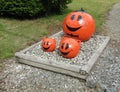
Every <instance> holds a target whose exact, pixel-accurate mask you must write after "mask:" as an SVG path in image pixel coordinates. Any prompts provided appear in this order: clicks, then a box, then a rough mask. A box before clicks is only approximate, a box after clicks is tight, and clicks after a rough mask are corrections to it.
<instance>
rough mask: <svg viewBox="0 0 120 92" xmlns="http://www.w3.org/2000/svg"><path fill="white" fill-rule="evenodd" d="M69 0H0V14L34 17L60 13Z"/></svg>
mask: <svg viewBox="0 0 120 92" xmlns="http://www.w3.org/2000/svg"><path fill="white" fill-rule="evenodd" d="M70 2H71V0H0V15H1V16H5V15H7V16H14V17H19V18H20V17H35V16H41V15H45V14H51V13H60V12H62V10H63V9H65V8H66V7H67V6H66V5H67V4H68V3H70Z"/></svg>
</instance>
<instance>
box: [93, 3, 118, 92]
mask: <svg viewBox="0 0 120 92" xmlns="http://www.w3.org/2000/svg"><path fill="white" fill-rule="evenodd" d="M119 10H120V3H118V4H115V5H114V6H113V8H112V9H111V10H110V12H109V14H108V17H107V20H106V21H105V24H104V28H105V31H106V33H105V32H103V33H104V34H103V35H109V36H110V37H111V40H110V42H109V44H108V45H107V47H106V49H105V50H104V52H103V53H102V54H101V56H100V58H99V60H98V62H97V63H96V65H95V67H94V68H93V70H92V72H91V76H92V77H94V78H96V81H98V82H99V83H100V85H102V86H104V88H105V89H106V91H107V92H120V90H119V91H118V90H117V89H118V88H119V87H120V26H119V25H120V11H119Z"/></svg>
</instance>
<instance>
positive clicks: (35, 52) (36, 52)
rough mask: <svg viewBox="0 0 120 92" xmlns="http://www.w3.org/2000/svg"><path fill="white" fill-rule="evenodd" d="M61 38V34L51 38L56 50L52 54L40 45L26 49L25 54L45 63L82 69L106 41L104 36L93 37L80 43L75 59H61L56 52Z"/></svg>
mask: <svg viewBox="0 0 120 92" xmlns="http://www.w3.org/2000/svg"><path fill="white" fill-rule="evenodd" d="M62 36H63V32H61V33H59V34H58V35H55V36H53V38H55V39H56V42H57V48H56V49H55V51H53V52H44V51H43V50H42V49H41V44H38V45H36V46H34V47H33V48H30V49H28V50H27V51H26V52H25V54H28V55H32V56H33V57H34V56H37V57H40V58H42V59H45V60H46V62H47V61H49V60H51V61H52V62H63V63H66V64H71V65H79V67H82V66H83V65H86V64H87V62H88V60H89V59H90V58H91V56H92V55H93V54H94V52H95V51H96V50H97V49H98V48H99V47H100V46H101V44H103V42H104V40H106V37H105V36H98V35H94V36H92V37H91V39H90V40H89V41H86V42H82V43H81V49H80V51H79V53H78V55H77V56H76V57H75V58H72V59H67V58H63V57H62V56H61V55H60V53H59V51H58V47H59V42H60V39H61V37H62Z"/></svg>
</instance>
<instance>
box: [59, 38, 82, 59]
mask: <svg viewBox="0 0 120 92" xmlns="http://www.w3.org/2000/svg"><path fill="white" fill-rule="evenodd" d="M80 43H81V42H80V40H78V39H74V38H71V37H62V38H61V40H60V44H59V51H60V53H61V55H62V56H63V57H65V58H73V57H75V56H76V55H77V54H78V52H79V50H80Z"/></svg>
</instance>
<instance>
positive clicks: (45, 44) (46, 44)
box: [41, 38, 56, 52]
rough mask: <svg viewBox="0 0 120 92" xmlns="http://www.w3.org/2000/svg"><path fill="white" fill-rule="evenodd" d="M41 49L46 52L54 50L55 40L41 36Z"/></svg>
mask: <svg viewBox="0 0 120 92" xmlns="http://www.w3.org/2000/svg"><path fill="white" fill-rule="evenodd" d="M41 45H42V49H43V50H44V51H46V52H52V51H54V50H55V47H56V41H55V39H53V38H43V39H42V44H41Z"/></svg>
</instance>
